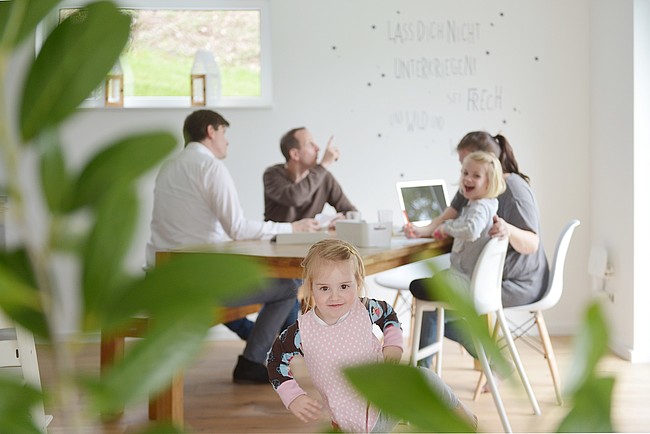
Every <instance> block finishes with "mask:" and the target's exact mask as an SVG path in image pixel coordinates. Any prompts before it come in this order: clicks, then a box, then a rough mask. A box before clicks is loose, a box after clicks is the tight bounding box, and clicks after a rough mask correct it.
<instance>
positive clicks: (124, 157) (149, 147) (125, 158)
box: [74, 132, 176, 208]
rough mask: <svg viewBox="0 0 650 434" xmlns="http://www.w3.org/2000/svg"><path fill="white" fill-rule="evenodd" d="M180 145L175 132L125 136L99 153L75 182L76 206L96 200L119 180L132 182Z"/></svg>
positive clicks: (119, 181) (120, 181)
mask: <svg viewBox="0 0 650 434" xmlns="http://www.w3.org/2000/svg"><path fill="white" fill-rule="evenodd" d="M175 146H176V139H175V138H174V136H173V135H171V134H169V133H165V132H152V133H147V134H140V135H134V136H131V137H128V138H125V139H122V140H120V141H118V142H116V143H114V144H112V145H110V146H109V147H107V148H106V149H104V150H103V151H101V152H99V153H98V154H97V155H96V156H95V157H94V158H92V160H91V161H90V162H88V164H87V165H86V167H85V168H84V169H83V171H82V173H81V175H80V176H79V179H78V180H77V182H76V183H75V185H76V190H75V195H74V196H75V205H74V207H75V208H77V207H80V206H83V205H87V204H92V203H95V202H96V201H97V200H98V199H99V198H100V197H101V196H102V195H103V194H104V193H106V192H107V191H108V190H109V189H110V188H111V187H112V186H113V185H115V184H116V183H126V182H130V181H132V180H134V179H136V178H138V177H139V176H140V175H142V174H144V173H145V172H146V171H147V170H150V169H151V168H153V167H154V166H155V165H156V164H158V163H159V162H160V161H161V160H162V159H163V158H164V157H165V156H166V155H167V154H169V153H170V152H171V151H172V149H174V147H175Z"/></svg>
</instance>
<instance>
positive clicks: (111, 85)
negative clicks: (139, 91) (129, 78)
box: [104, 60, 124, 107]
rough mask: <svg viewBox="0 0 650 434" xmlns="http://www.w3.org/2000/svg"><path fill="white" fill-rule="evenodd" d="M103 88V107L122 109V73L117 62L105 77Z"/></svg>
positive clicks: (120, 66)
mask: <svg viewBox="0 0 650 434" xmlns="http://www.w3.org/2000/svg"><path fill="white" fill-rule="evenodd" d="M104 88H105V92H104V105H106V106H107V107H124V72H123V71H122V65H121V64H120V61H119V60H118V61H117V63H115V65H114V66H113V68H111V70H110V72H109V73H108V75H107V76H106V84H105V86H104Z"/></svg>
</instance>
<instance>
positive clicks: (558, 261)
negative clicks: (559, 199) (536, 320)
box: [536, 220, 580, 310]
mask: <svg viewBox="0 0 650 434" xmlns="http://www.w3.org/2000/svg"><path fill="white" fill-rule="evenodd" d="M579 224H580V220H571V221H570V222H569V223H567V224H566V226H564V229H562V232H560V237H559V238H558V240H557V243H556V244H555V253H554V254H553V262H552V263H551V270H550V275H549V278H548V289H547V290H546V293H545V294H544V297H542V299H541V300H540V301H538V302H537V303H536V306H537V307H538V308H539V309H540V310H543V309H549V308H551V307H553V306H555V305H556V304H557V302H558V301H559V300H560V296H561V295H562V290H563V288H564V263H565V260H566V254H567V251H568V250H569V243H570V242H571V237H572V236H573V230H574V229H575V228H576V227H577V226H578V225H579Z"/></svg>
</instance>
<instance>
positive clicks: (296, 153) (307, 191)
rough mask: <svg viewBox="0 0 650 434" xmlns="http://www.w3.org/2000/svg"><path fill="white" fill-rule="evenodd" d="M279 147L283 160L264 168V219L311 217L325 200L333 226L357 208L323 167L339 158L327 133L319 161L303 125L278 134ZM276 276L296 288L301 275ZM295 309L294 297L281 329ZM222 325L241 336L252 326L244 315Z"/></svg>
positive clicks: (292, 316) (247, 332) (325, 167)
mask: <svg viewBox="0 0 650 434" xmlns="http://www.w3.org/2000/svg"><path fill="white" fill-rule="evenodd" d="M280 150H281V151H282V155H284V158H285V159H286V160H287V162H286V163H284V164H276V165H274V166H271V167H269V168H267V169H266V170H265V171H264V220H270V221H275V222H287V223H291V222H294V221H297V220H301V219H303V218H314V217H316V214H319V213H321V212H322V211H323V207H324V206H325V204H326V203H329V204H330V205H331V206H332V207H334V209H336V211H337V213H338V216H337V218H335V219H333V220H331V222H330V223H329V226H330V227H332V228H333V227H334V224H335V220H337V219H338V218H343V216H344V215H345V213H346V212H348V211H356V210H357V209H356V208H355V206H354V205H352V203H351V202H350V201H349V200H348V198H347V197H346V196H345V194H344V193H343V189H341V186H340V185H339V183H338V182H337V181H336V179H335V178H334V176H333V175H332V174H331V173H330V172H329V170H327V168H328V167H329V166H330V165H331V164H332V163H334V162H335V161H336V160H338V158H339V150H338V148H337V147H335V146H333V145H332V138H331V137H330V139H329V141H328V142H327V146H326V147H325V151H324V154H323V158H322V159H321V162H320V164H319V163H318V151H319V150H320V148H319V147H318V145H316V143H315V142H314V139H313V138H312V135H311V133H310V132H309V130H307V129H306V128H304V127H301V128H294V129H293V130H290V131H289V132H287V133H286V134H285V135H284V136H282V139H281V140H280ZM277 280H282V281H283V282H282V283H281V284H283V285H292V284H293V285H295V287H296V288H298V287H299V286H300V285H301V284H302V280H301V279H277ZM278 284H280V283H278ZM299 310H300V303H299V302H298V300H296V304H295V306H294V308H293V310H292V311H291V313H290V314H289V316H288V317H287V319H286V321H285V324H284V325H283V327H282V330H284V329H285V328H287V327H288V326H290V325H291V324H293V323H294V322H295V321H296V318H297V317H298V312H299ZM225 325H226V327H228V328H229V329H230V330H232V331H233V332H235V333H236V334H237V335H238V336H239V337H240V338H242V339H244V340H246V339H247V338H248V335H249V334H250V332H251V330H252V329H253V322H252V321H250V320H249V319H247V318H241V319H237V320H234V321H231V322H229V323H226V324H225ZM282 330H280V331H282Z"/></svg>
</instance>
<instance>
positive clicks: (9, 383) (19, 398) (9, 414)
mask: <svg viewBox="0 0 650 434" xmlns="http://www.w3.org/2000/svg"><path fill="white" fill-rule="evenodd" d="M42 399H43V397H42V395H41V393H39V392H38V391H37V390H36V389H34V388H33V387H31V386H28V385H26V384H24V382H23V381H22V380H20V379H18V378H17V377H16V378H13V377H5V376H0V432H2V433H12V434H39V433H41V431H40V430H39V429H38V428H37V427H36V425H35V424H34V422H33V421H32V417H31V413H30V409H31V407H32V405H34V404H36V403H38V402H41V401H42Z"/></svg>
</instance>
